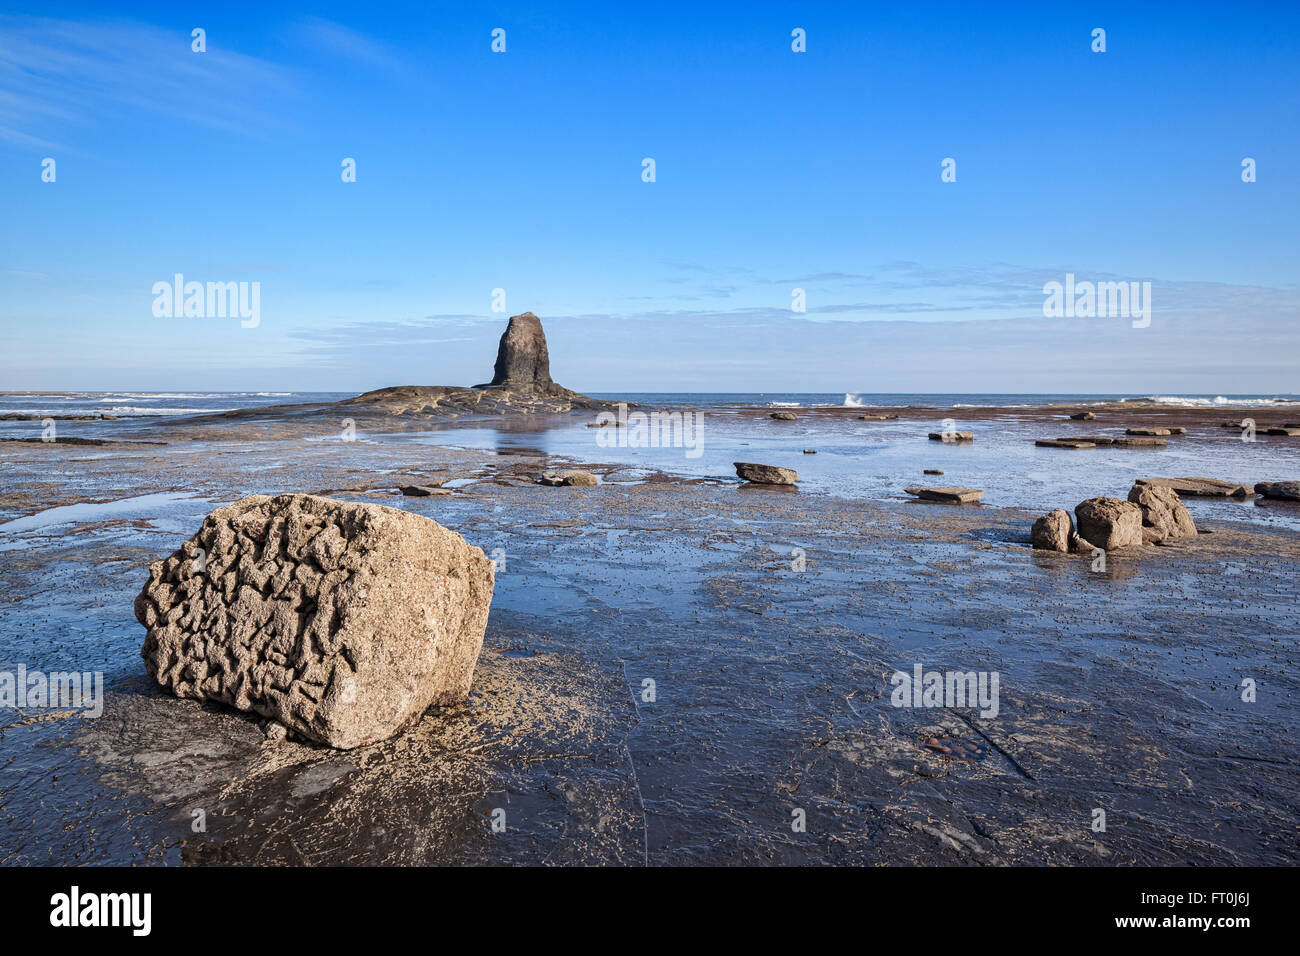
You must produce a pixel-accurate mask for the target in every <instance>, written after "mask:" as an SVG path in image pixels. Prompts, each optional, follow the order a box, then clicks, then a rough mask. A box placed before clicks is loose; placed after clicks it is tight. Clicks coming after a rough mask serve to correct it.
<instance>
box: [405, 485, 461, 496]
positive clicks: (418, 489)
mask: <svg viewBox="0 0 1300 956" xmlns="http://www.w3.org/2000/svg"><path fill="white" fill-rule="evenodd" d="M401 492H402V494H404V495H407V496H408V497H411V498H427V497H429V496H430V495H449V494H451V489H450V488H443V487H440V486H439V485H402V487H401Z"/></svg>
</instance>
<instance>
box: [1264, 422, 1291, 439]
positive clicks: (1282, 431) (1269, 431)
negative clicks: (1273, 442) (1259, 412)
mask: <svg viewBox="0 0 1300 956" xmlns="http://www.w3.org/2000/svg"><path fill="white" fill-rule="evenodd" d="M1261 434H1264V435H1285V436H1287V437H1290V438H1295V437H1296V436H1297V435H1300V428H1295V427H1294V426H1290V425H1288V426H1287V427H1285V428H1265V429H1264V431H1263V432H1262V433H1261Z"/></svg>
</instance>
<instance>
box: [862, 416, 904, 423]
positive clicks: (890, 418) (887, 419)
mask: <svg viewBox="0 0 1300 956" xmlns="http://www.w3.org/2000/svg"><path fill="white" fill-rule="evenodd" d="M897 417H898V416H897V415H859V416H858V421H860V422H892V421H893V420H894V419H896V418H897Z"/></svg>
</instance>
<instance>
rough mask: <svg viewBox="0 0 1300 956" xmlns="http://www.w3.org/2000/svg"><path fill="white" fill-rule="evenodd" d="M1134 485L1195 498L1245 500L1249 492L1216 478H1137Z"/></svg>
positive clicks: (1246, 489)
mask: <svg viewBox="0 0 1300 956" xmlns="http://www.w3.org/2000/svg"><path fill="white" fill-rule="evenodd" d="M1136 483H1137V484H1139V485H1159V486H1161V487H1165V488H1172V489H1173V490H1174V492H1175V493H1176V494H1178V495H1180V496H1182V497H1189V496H1190V497H1195V498H1246V497H1249V495H1250V491H1251V490H1250V488H1249V487H1248V486H1246V485H1240V484H1237V483H1236V482H1232V481H1219V480H1218V479H1216V478H1139V479H1138V480H1137V482H1136Z"/></svg>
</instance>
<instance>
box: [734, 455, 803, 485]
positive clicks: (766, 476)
mask: <svg viewBox="0 0 1300 956" xmlns="http://www.w3.org/2000/svg"><path fill="white" fill-rule="evenodd" d="M732 464H733V465H735V466H736V474H737V475H738V476H739V477H741V478H744V479H745V480H746V481H748V482H751V483H753V484H756V485H793V484H795V483H796V482H798V480H799V472H797V471H795V470H794V469H793V468H781V467H779V466H777V465H759V464H756V463H755V462H752V461H733V462H732Z"/></svg>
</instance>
